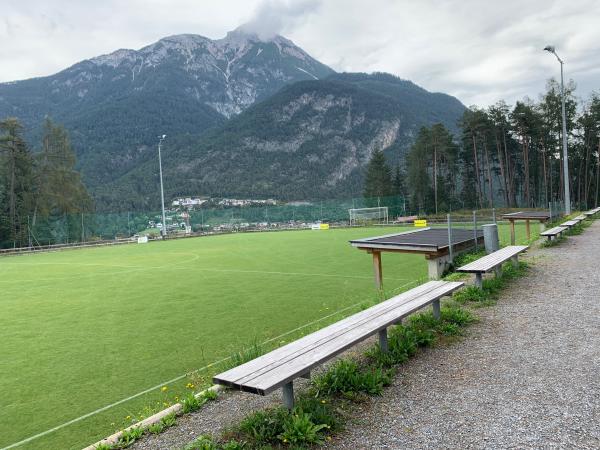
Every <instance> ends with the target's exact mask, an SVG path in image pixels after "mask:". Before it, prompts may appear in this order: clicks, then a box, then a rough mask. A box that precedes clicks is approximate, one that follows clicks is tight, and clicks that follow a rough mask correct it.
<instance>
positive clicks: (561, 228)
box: [540, 225, 567, 236]
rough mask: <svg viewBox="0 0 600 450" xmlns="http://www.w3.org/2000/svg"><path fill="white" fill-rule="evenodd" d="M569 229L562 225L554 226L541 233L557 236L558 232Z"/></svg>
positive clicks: (542, 234) (541, 234)
mask: <svg viewBox="0 0 600 450" xmlns="http://www.w3.org/2000/svg"><path fill="white" fill-rule="evenodd" d="M566 229H567V227H561V226H560V225H559V226H557V227H554V228H550V229H549V230H546V231H542V232H541V233H540V236H556V235H557V234H560V233H562V232H563V231H565V230H566Z"/></svg>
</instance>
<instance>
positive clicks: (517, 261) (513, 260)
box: [510, 255, 519, 269]
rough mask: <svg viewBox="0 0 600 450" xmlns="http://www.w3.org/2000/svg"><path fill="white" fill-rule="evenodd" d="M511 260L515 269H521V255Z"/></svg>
mask: <svg viewBox="0 0 600 450" xmlns="http://www.w3.org/2000/svg"><path fill="white" fill-rule="evenodd" d="M510 260H511V261H512V265H513V267H514V268H515V269H516V268H517V267H519V255H515V256H513V257H512V258H510Z"/></svg>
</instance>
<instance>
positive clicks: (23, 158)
mask: <svg viewBox="0 0 600 450" xmlns="http://www.w3.org/2000/svg"><path fill="white" fill-rule="evenodd" d="M23 131H24V130H23V126H22V125H21V123H20V122H19V121H18V120H17V119H15V118H7V119H4V120H0V248H2V247H24V246H29V245H39V244H45V243H49V242H52V243H53V242H64V236H59V234H64V233H68V235H71V236H81V224H80V221H78V220H77V217H75V216H74V213H75V214H77V213H83V212H87V211H91V210H92V209H93V203H92V200H91V197H90V195H89V194H88V192H87V190H86V188H85V186H84V185H83V183H82V181H81V177H80V175H79V172H77V171H76V170H75V164H76V159H75V153H74V152H73V149H72V148H71V143H70V139H69V136H68V134H67V132H66V130H65V129H64V127H62V126H61V125H57V124H55V123H53V122H52V121H51V120H50V119H46V121H45V123H44V131H43V136H42V141H41V143H40V149H39V151H38V152H36V153H34V152H32V150H31V149H30V148H29V147H28V145H27V144H26V142H25V139H24V137H23ZM33 229H35V230H36V233H35V234H34V233H32V230H33ZM77 240H78V239H77Z"/></svg>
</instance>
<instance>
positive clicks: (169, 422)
mask: <svg viewBox="0 0 600 450" xmlns="http://www.w3.org/2000/svg"><path fill="white" fill-rule="evenodd" d="M160 423H162V424H163V425H164V427H165V428H169V427H172V426H173V425H175V424H177V417H175V413H173V414H169V415H167V416H165V417H163V418H162V419H160Z"/></svg>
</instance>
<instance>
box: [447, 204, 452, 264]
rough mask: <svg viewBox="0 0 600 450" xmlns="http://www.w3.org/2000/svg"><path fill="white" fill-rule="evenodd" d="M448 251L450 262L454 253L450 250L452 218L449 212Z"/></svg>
mask: <svg viewBox="0 0 600 450" xmlns="http://www.w3.org/2000/svg"><path fill="white" fill-rule="evenodd" d="M447 217H448V251H449V253H450V263H452V261H454V254H453V251H452V219H451V218H450V214H448V216H447Z"/></svg>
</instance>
